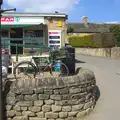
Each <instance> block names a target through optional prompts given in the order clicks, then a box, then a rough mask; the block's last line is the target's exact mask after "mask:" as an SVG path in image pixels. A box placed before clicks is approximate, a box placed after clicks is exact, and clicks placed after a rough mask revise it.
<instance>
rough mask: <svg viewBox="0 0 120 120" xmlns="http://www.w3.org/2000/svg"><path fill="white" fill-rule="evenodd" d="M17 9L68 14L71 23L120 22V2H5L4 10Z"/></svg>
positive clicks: (39, 0)
mask: <svg viewBox="0 0 120 120" xmlns="http://www.w3.org/2000/svg"><path fill="white" fill-rule="evenodd" d="M13 7H16V8H17V11H18V12H40V13H41V12H43V13H46V12H47V13H50V12H54V11H58V12H62V13H66V14H68V21H69V22H82V17H83V16H87V17H88V21H89V22H96V23H103V22H109V23H114V22H120V12H119V11H120V10H119V9H120V0H4V4H3V5H2V8H13Z"/></svg>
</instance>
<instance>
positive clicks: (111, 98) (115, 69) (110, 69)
mask: <svg viewBox="0 0 120 120" xmlns="http://www.w3.org/2000/svg"><path fill="white" fill-rule="evenodd" d="M76 59H77V60H79V61H80V62H79V63H76V67H85V68H88V69H90V70H92V71H93V72H94V74H95V77H96V82H97V85H98V87H99V89H100V97H99V100H98V101H97V104H96V107H95V109H94V111H93V113H91V114H90V115H89V116H87V117H86V118H85V120H120V60H115V59H109V58H101V57H91V56H81V55H80V56H77V57H76ZM84 62H85V63H84Z"/></svg>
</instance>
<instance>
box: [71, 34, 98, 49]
mask: <svg viewBox="0 0 120 120" xmlns="http://www.w3.org/2000/svg"><path fill="white" fill-rule="evenodd" d="M69 43H70V45H71V46H73V47H91V48H96V47H98V46H97V44H96V43H95V42H94V41H93V36H92V35H84V36H71V37H69Z"/></svg>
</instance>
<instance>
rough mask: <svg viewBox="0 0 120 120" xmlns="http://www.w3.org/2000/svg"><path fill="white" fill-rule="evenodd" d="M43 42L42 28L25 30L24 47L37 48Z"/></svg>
mask: <svg viewBox="0 0 120 120" xmlns="http://www.w3.org/2000/svg"><path fill="white" fill-rule="evenodd" d="M41 43H43V30H29V31H28V30H25V33H24V44H25V45H26V48H31V47H34V48H38V47H39V45H40V44H41Z"/></svg>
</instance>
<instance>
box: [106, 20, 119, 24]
mask: <svg viewBox="0 0 120 120" xmlns="http://www.w3.org/2000/svg"><path fill="white" fill-rule="evenodd" d="M105 23H108V24H118V23H119V21H111V22H105Z"/></svg>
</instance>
